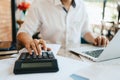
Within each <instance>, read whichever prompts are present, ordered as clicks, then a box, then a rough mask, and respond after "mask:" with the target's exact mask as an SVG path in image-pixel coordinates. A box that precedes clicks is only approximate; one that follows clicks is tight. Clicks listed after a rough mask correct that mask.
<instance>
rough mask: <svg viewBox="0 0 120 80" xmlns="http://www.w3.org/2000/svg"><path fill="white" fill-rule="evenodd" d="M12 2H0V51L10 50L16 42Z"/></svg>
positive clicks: (7, 0)
mask: <svg viewBox="0 0 120 80" xmlns="http://www.w3.org/2000/svg"><path fill="white" fill-rule="evenodd" d="M14 9H15V2H14V0H0V50H1V49H5V48H7V49H8V48H10V47H11V46H12V45H13V42H15V41H16V40H15V39H16V26H15V11H14Z"/></svg>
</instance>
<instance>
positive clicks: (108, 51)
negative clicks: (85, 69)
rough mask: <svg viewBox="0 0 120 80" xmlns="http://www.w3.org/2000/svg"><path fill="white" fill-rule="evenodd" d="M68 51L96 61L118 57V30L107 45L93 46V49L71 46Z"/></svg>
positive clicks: (119, 50)
mask: <svg viewBox="0 0 120 80" xmlns="http://www.w3.org/2000/svg"><path fill="white" fill-rule="evenodd" d="M83 49H84V50H83ZM70 51H72V52H75V53H77V54H80V55H82V56H84V57H86V58H88V59H90V60H92V61H96V62H99V61H106V60H111V59H116V58H120V30H119V31H118V32H117V33H116V35H115V36H114V38H113V39H112V40H111V41H110V43H109V44H108V45H107V47H101V48H98V47H96V48H95V47H94V48H93V49H92V48H89V47H87V48H84V47H82V48H80V47H79V48H71V49H70Z"/></svg>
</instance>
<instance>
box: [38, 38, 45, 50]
mask: <svg viewBox="0 0 120 80" xmlns="http://www.w3.org/2000/svg"><path fill="white" fill-rule="evenodd" d="M39 43H40V44H41V45H42V47H43V49H44V50H45V51H47V46H46V41H44V40H43V39H40V41H39Z"/></svg>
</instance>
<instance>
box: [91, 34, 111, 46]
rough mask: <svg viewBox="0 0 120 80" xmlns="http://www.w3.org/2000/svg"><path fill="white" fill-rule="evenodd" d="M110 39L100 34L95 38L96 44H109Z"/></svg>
mask: <svg viewBox="0 0 120 80" xmlns="http://www.w3.org/2000/svg"><path fill="white" fill-rule="evenodd" d="M108 43H109V40H108V39H107V38H106V37H105V36H98V37H96V38H95V39H94V43H93V44H94V45H95V46H107V44H108Z"/></svg>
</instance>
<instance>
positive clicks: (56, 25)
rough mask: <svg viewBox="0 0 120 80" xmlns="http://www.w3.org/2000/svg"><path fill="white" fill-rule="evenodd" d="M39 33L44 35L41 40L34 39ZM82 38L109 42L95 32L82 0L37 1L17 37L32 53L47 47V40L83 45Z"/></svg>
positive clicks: (88, 40) (93, 41)
mask: <svg viewBox="0 0 120 80" xmlns="http://www.w3.org/2000/svg"><path fill="white" fill-rule="evenodd" d="M36 32H40V34H41V35H42V39H40V41H39V40H37V39H33V38H32V36H33V34H35V33H36ZM81 37H83V38H84V39H85V40H86V41H87V42H89V43H91V44H94V45H98V46H101V45H102V46H106V45H107V44H108V40H107V39H106V38H105V37H104V36H98V37H95V36H94V35H93V34H92V33H91V31H90V29H89V23H88V15H87V12H86V10H85V6H84V3H83V1H82V0H34V1H33V3H32V5H31V8H30V9H29V10H28V14H27V16H26V18H25V22H24V24H23V25H22V27H21V28H20V29H19V31H18V36H17V38H18V41H20V42H21V43H22V44H23V45H24V46H25V47H26V48H27V50H28V51H29V53H30V54H32V52H31V50H34V51H35V53H36V55H38V54H40V52H41V47H42V48H43V49H45V50H47V48H46V42H49V43H58V44H61V45H65V46H66V45H69V44H80V39H81ZM39 43H41V44H42V45H39Z"/></svg>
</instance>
